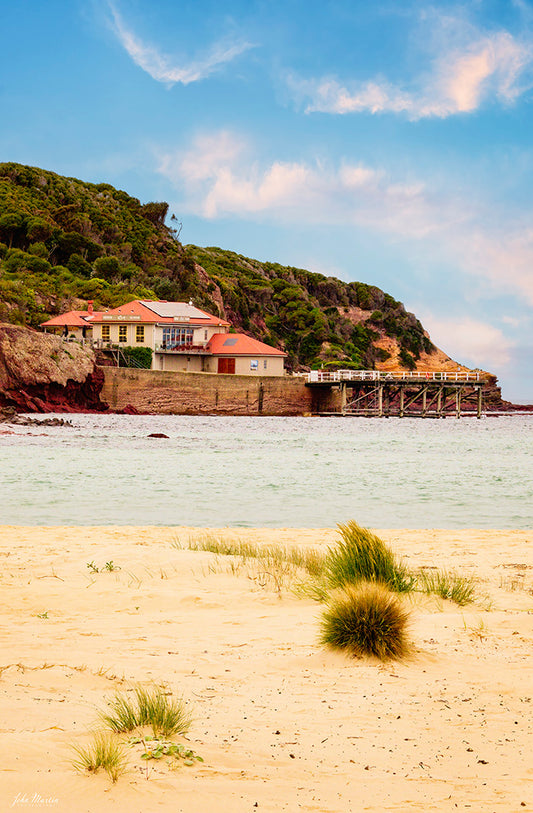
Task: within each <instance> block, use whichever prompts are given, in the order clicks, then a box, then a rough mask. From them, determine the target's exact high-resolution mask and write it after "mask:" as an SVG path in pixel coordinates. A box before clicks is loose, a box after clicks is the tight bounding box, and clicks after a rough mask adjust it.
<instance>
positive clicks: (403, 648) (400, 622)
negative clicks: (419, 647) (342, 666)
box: [320, 582, 412, 661]
mask: <svg viewBox="0 0 533 813" xmlns="http://www.w3.org/2000/svg"><path fill="white" fill-rule="evenodd" d="M408 622H409V612H408V610H407V609H406V608H405V607H404V606H403V605H402V603H401V601H400V599H399V598H398V596H396V595H394V593H391V591H390V590H388V589H387V588H386V587H384V586H383V585H382V584H376V583H375V582H374V583H373V582H361V583H360V584H359V585H357V586H353V585H348V586H346V587H344V588H343V589H341V590H339V591H338V592H337V593H336V594H335V595H334V596H333V597H332V598H330V600H329V603H328V606H327V608H326V609H325V610H324V611H323V614H322V622H321V639H320V640H321V643H322V644H324V645H325V646H328V647H331V648H333V649H340V650H342V651H344V652H346V653H347V654H349V655H353V656H354V657H363V656H368V655H371V656H374V657H376V658H379V659H380V660H383V661H386V660H400V659H402V658H405V657H406V656H407V655H409V653H410V652H411V648H412V647H411V644H410V642H409V640H408V637H407V631H408Z"/></svg>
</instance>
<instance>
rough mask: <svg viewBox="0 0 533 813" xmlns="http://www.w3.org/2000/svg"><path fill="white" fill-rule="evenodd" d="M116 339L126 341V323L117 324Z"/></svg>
mask: <svg viewBox="0 0 533 813" xmlns="http://www.w3.org/2000/svg"><path fill="white" fill-rule="evenodd" d="M118 340H119V342H127V341H128V326H127V325H119V326H118Z"/></svg>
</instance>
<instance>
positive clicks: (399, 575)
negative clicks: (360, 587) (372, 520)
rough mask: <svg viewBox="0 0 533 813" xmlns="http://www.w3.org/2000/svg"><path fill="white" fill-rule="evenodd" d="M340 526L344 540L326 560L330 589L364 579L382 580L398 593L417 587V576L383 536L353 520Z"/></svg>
mask: <svg viewBox="0 0 533 813" xmlns="http://www.w3.org/2000/svg"><path fill="white" fill-rule="evenodd" d="M338 528H339V533H340V535H341V539H340V541H339V542H338V543H337V545H336V547H334V548H330V549H329V551H328V554H327V556H326V559H325V562H324V580H325V582H326V584H327V585H328V586H329V588H330V589H332V588H336V587H342V586H344V585H348V584H357V583H358V582H360V581H371V582H381V583H382V584H385V585H387V587H389V588H390V589H391V590H394V591H395V592H396V593H406V592H409V591H411V590H413V589H414V585H415V579H414V577H413V576H411V575H409V573H408V572H407V568H406V567H405V566H404V565H403V564H402V563H401V562H399V561H398V560H397V559H396V557H395V555H394V553H393V552H392V550H391V549H390V548H389V547H388V546H387V545H386V544H385V542H383V540H382V539H380V538H379V536H376V535H375V534H373V533H372V532H371V531H369V530H367V529H366V528H361V526H360V525H358V524H357V523H356V522H354V521H353V520H351V521H350V522H347V523H346V524H345V525H339V526H338Z"/></svg>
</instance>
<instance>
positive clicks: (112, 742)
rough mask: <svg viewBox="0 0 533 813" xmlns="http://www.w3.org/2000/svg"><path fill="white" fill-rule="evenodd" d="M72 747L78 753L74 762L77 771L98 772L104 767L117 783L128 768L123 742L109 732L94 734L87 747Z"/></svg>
mask: <svg viewBox="0 0 533 813" xmlns="http://www.w3.org/2000/svg"><path fill="white" fill-rule="evenodd" d="M72 747H73V749H74V751H75V753H76V755H77V758H76V759H74V760H73V761H72V764H73V766H74V767H75V768H76V770H77V771H88V772H89V773H95V774H96V773H98V771H99V770H100V768H102V769H103V770H104V771H105V772H106V773H107V775H108V776H109V778H110V779H111V781H112V782H113V783H115V782H116V781H117V779H118V778H119V776H121V775H122V774H123V773H125V772H126V771H127V769H128V764H127V758H126V753H125V749H124V746H123V744H122V743H121V742H120V741H118V740H117V739H116V738H115V737H114V736H113V735H112V734H109V733H107V732H97V733H96V734H94V736H93V741H92V743H91V744H90V745H88V746H86V747H83V746H81V745H74V746H72Z"/></svg>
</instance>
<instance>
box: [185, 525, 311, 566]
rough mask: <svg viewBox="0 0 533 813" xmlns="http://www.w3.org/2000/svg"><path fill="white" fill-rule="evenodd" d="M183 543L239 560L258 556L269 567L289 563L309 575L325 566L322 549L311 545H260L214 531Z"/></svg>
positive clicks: (187, 546)
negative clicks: (319, 549)
mask: <svg viewBox="0 0 533 813" xmlns="http://www.w3.org/2000/svg"><path fill="white" fill-rule="evenodd" d="M174 547H177V548H179V549H181V548H182V543H181V542H180V541H179V540H177V541H176V542H175V543H174ZM185 547H186V548H188V549H189V550H198V551H200V550H203V551H208V552H209V553H214V554H216V555H217V556H234V557H237V558H238V559H240V560H241V561H242V562H246V561H247V560H249V559H258V560H259V561H260V562H262V563H265V564H266V565H267V566H269V567H270V566H272V565H274V566H275V565H277V566H281V565H283V564H288V565H292V566H293V567H295V568H298V569H300V570H304V571H305V572H306V573H308V574H309V575H310V576H319V575H320V574H321V573H322V571H323V569H324V553H323V552H322V551H318V550H316V549H314V548H302V547H287V546H284V545H262V544H258V543H256V542H248V541H247V540H245V539H227V538H225V537H223V536H216V535H215V534H203V535H201V536H195V537H189V538H188V539H187V541H186V542H185Z"/></svg>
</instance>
